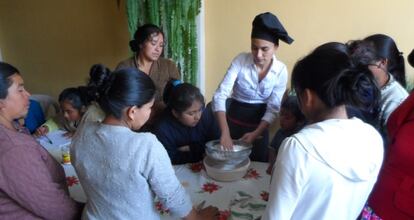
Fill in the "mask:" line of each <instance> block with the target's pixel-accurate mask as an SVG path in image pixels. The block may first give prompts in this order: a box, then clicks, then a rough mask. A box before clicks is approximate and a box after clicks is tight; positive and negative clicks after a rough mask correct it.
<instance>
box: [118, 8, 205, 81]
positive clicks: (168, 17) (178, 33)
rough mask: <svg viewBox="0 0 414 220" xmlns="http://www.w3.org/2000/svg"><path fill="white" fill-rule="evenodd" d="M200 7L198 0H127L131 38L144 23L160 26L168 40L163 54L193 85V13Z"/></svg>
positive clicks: (195, 66) (195, 64)
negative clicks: (173, 62)
mask: <svg viewBox="0 0 414 220" xmlns="http://www.w3.org/2000/svg"><path fill="white" fill-rule="evenodd" d="M200 8H201V0H126V11H127V17H128V29H129V33H130V35H131V38H133V35H134V33H135V31H136V29H137V27H138V26H140V25H143V24H145V23H152V24H155V25H158V26H159V27H161V28H162V30H163V31H164V35H165V42H166V43H167V44H166V46H167V47H166V48H165V49H164V56H165V57H168V58H171V59H172V60H174V61H175V62H176V63H177V66H178V68H179V69H180V72H181V75H182V78H183V80H184V81H185V82H188V83H191V84H193V85H196V84H197V70H198V47H197V26H196V17H197V15H198V14H199V13H200Z"/></svg>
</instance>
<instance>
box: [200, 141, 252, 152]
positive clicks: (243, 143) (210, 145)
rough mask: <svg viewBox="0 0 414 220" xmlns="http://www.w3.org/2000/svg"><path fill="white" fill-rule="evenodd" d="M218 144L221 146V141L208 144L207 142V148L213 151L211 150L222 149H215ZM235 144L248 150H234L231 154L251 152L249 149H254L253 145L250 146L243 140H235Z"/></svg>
mask: <svg viewBox="0 0 414 220" xmlns="http://www.w3.org/2000/svg"><path fill="white" fill-rule="evenodd" d="M217 144H220V139H216V140H211V141H208V142H206V148H208V149H211V150H220V149H218V148H216V147H213V146H215V145H217ZM233 144H239V145H243V146H245V147H246V148H244V149H241V150H237V151H234V150H233V151H229V152H240V151H245V150H249V149H252V148H253V144H249V143H246V142H244V141H241V140H236V139H233ZM220 151H221V150H220Z"/></svg>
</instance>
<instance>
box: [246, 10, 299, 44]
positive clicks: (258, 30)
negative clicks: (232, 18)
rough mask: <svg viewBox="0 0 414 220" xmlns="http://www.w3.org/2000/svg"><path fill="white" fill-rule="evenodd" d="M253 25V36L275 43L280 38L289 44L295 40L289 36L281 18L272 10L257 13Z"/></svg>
mask: <svg viewBox="0 0 414 220" xmlns="http://www.w3.org/2000/svg"><path fill="white" fill-rule="evenodd" d="M252 25H253V28H252V36H251V37H252V38H258V39H263V40H267V41H270V42H273V43H277V42H278V39H280V40H282V41H284V42H286V43H287V44H291V43H292V42H293V39H292V38H291V37H289V35H288V33H287V31H286V30H285V28H284V27H283V25H282V23H280V21H279V19H277V17H276V16H275V15H274V14H272V13H270V12H266V13H262V14H259V15H257V16H256V17H255V18H254V20H253V23H252Z"/></svg>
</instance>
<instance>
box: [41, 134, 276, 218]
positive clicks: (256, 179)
mask: <svg viewBox="0 0 414 220" xmlns="http://www.w3.org/2000/svg"><path fill="white" fill-rule="evenodd" d="M52 140H53V139H52ZM40 143H41V144H42V145H43V146H44V147H45V148H46V149H47V150H48V151H49V152H50V153H51V155H52V156H53V157H54V158H55V159H56V160H57V161H60V162H61V161H62V156H61V151H60V147H59V146H53V145H50V144H47V143H46V142H45V141H42V140H40ZM68 143H70V140H69V139H68ZM62 166H63V168H64V170H65V174H66V181H67V185H68V187H69V193H70V195H71V197H72V198H73V199H75V200H77V201H80V202H86V196H85V193H84V191H83V189H82V186H81V184H80V182H79V179H78V177H77V175H76V172H75V169H74V168H73V166H72V165H71V164H62ZM267 166H268V163H261V162H251V164H250V167H249V170H248V172H247V174H246V175H245V176H244V178H243V179H241V180H239V181H235V182H219V181H216V180H213V179H211V178H210V177H208V176H207V174H206V171H205V170H204V166H203V164H202V162H199V163H194V164H185V165H175V166H174V170H175V173H176V175H177V177H178V179H179V180H180V182H181V184H182V185H183V187H184V188H185V190H186V191H187V193H188V194H189V195H190V198H191V201H192V202H193V204H194V206H197V205H198V204H200V203H202V202H203V201H204V202H203V203H204V207H207V206H209V205H213V206H216V207H218V208H219V210H220V218H219V219H222V220H226V219H230V217H231V219H257V218H259V217H260V216H261V215H262V213H263V212H264V210H265V208H266V204H267V200H268V196H269V193H268V192H269V190H268V187H269V184H270V175H268V174H267V173H266V169H267ZM154 205H155V207H156V209H157V210H158V211H159V212H160V215H161V219H174V218H172V216H171V215H170V213H169V211H168V210H166V209H164V207H163V206H162V204H161V203H160V202H158V200H157V199H155V201H154Z"/></svg>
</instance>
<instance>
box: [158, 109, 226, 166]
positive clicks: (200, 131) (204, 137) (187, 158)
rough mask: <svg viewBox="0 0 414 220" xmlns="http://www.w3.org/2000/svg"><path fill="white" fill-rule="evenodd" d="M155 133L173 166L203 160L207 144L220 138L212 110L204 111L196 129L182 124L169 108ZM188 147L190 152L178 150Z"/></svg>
mask: <svg viewBox="0 0 414 220" xmlns="http://www.w3.org/2000/svg"><path fill="white" fill-rule="evenodd" d="M153 133H154V134H155V135H156V136H157V138H158V140H159V141H160V142H161V143H162V144H163V145H164V147H165V149H166V150H167V152H168V155H169V156H170V159H171V163H172V164H184V163H194V162H198V161H200V160H201V159H203V155H204V148H205V143H206V142H208V141H210V140H215V139H218V138H219V137H220V129H219V127H218V125H217V122H216V119H215V117H214V114H213V112H212V110H211V108H209V107H207V108H205V109H204V111H203V113H202V115H201V119H200V121H199V122H198V124H197V125H196V126H195V127H188V126H185V125H183V124H181V123H180V122H179V121H178V120H177V119H176V118H175V117H174V116H173V115H172V113H171V110H169V109H168V108H167V109H166V110H164V112H163V115H162V117H161V119H160V120H159V121H158V123H157V124H156V126H155V128H154V130H153ZM185 145H188V146H189V147H190V151H189V152H182V151H179V150H178V148H179V147H182V146H185Z"/></svg>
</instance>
